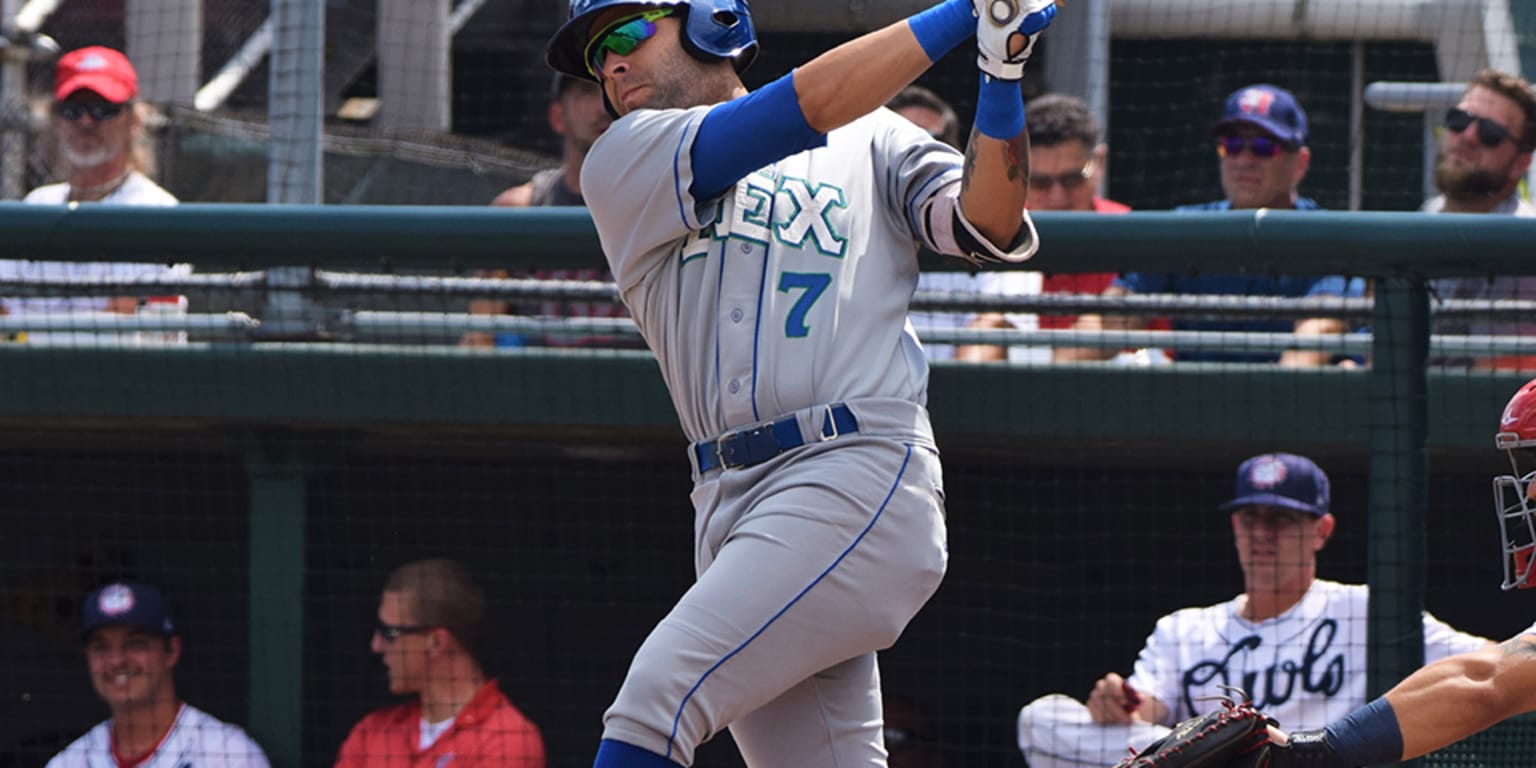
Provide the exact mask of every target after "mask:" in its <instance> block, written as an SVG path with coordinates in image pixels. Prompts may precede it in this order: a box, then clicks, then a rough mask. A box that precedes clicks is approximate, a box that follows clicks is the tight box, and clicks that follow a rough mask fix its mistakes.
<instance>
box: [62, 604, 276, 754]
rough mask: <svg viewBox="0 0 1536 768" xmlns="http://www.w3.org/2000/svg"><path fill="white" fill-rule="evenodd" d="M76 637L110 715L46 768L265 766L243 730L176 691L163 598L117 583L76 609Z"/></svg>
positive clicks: (171, 630)
mask: <svg viewBox="0 0 1536 768" xmlns="http://www.w3.org/2000/svg"><path fill="white" fill-rule="evenodd" d="M80 634H81V637H82V638H84V640H85V660H86V666H87V667H88V668H89V669H90V673H91V684H92V685H93V686H95V688H96V694H97V695H98V696H100V697H101V700H102V701H104V702H106V703H107V707H108V708H109V709H110V710H111V711H112V717H111V718H110V719H108V720H106V721H105V722H103V723H101V724H99V725H97V726H96V727H95V728H92V729H91V730H90V731H87V732H86V734H85V735H84V736H81V737H80V738H78V739H76V740H75V741H74V743H72V744H70V745H69V746H68V747H66V748H65V749H64V751H63V752H60V753H59V754H58V755H56V756H55V757H54V758H53V759H52V760H50V761H49V762H48V768H96V767H97V766H136V767H139V768H267V758H266V755H265V754H264V753H263V752H262V751H261V747H259V746H257V745H256V742H254V741H252V740H251V738H250V737H249V736H247V735H246V734H245V731H243V730H241V729H240V728H239V727H238V726H234V725H229V724H227V723H223V722H220V721H218V720H216V719H214V717H213V716H212V715H209V714H208V713H206V712H203V711H202V710H199V709H197V708H196V707H193V706H191V705H190V704H187V703H185V702H183V701H182V700H181V699H180V698H179V697H177V695H176V681H175V679H174V672H175V669H176V662H178V661H180V660H181V637H180V636H178V635H177V634H176V624H175V622H173V621H172V620H171V608H170V605H169V604H168V603H166V600H165V596H164V595H162V594H161V593H160V590H158V589H156V588H155V587H153V586H150V585H149V584H143V583H139V582H130V581H119V582H114V583H112V584H108V585H106V586H104V587H102V588H101V589H98V590H96V591H94V592H92V593H90V594H89V595H87V596H86V598H85V604H84V605H83V606H81V621H80Z"/></svg>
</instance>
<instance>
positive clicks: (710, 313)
mask: <svg viewBox="0 0 1536 768" xmlns="http://www.w3.org/2000/svg"><path fill="white" fill-rule="evenodd" d="M708 109H709V108H708V107H695V108H693V109H689V110H641V111H637V112H633V113H630V114H628V115H625V116H624V117H623V118H622V119H620V120H619V121H618V122H615V123H614V124H613V126H612V127H610V128H609V129H608V130H607V131H606V132H604V133H603V135H602V136H601V137H599V138H598V140H597V142H596V143H595V144H594V145H593V147H592V151H591V153H589V154H588V156H587V160H586V162H585V163H584V164H583V166H582V185H581V187H582V190H583V191H584V193H585V195H586V197H587V203H588V205H589V206H590V209H591V211H592V218H593V221H594V222H595V223H596V224H597V231H598V236H599V238H600V239H601V240H602V245H603V251H604V252H605V253H606V254H607V255H608V260H609V263H610V264H611V265H612V267H613V275H614V279H615V281H616V282H617V283H618V286H619V293H620V295H621V297H622V298H623V300H624V303H625V304H626V305H628V307H629V310H630V314H631V315H633V316H634V318H635V323H636V325H638V326H639V328H640V331H641V333H642V334H643V335H644V336H645V339H646V342H647V343H648V344H649V345H650V347H651V349H652V350H653V351H654V352H655V353H656V357H657V359H658V361H659V362H660V364H661V370H662V376H663V377H664V378H665V379H666V382H667V387H668V389H669V390H670V391H671V393H672V401H673V404H674V405H675V406H676V407H677V412H678V417H679V419H680V420H681V421H682V426H683V432H684V433H685V434H686V435H687V436H688V439H689V440H691V441H699V440H703V439H705V438H709V437H712V436H714V435H718V434H720V433H721V432H724V431H725V430H727V429H730V428H734V427H740V426H743V425H748V424H755V423H758V422H761V421H764V420H768V419H772V418H775V417H777V416H780V415H782V414H787V413H790V412H793V411H795V410H797V409H800V408H806V407H810V406H816V405H822V404H827V403H834V402H839V401H851V400H857V399H862V398H886V399H891V400H894V401H900V402H904V403H908V404H910V407H909V409H908V410H912V411H915V410H916V409H917V408H918V407H920V406H921V405H922V404H923V403H924V402H925V401H926V399H927V387H928V366H927V364H926V361H925V360H924V359H923V355H922V349H921V346H920V345H919V343H918V340H917V337H916V334H915V333H914V332H913V331H912V328H911V327H910V326H909V325H908V324H907V323H906V316H907V308H908V303H909V302H910V301H911V298H912V292H913V290H914V288H915V286H916V284H917V244H918V241H919V240H922V241H924V242H925V244H926V245H928V247H930V248H932V249H934V250H936V251H938V252H941V253H959V249H958V248H957V247H956V246H955V245H954V241H953V235H952V233H951V231H950V230H949V226H950V219H949V216H948V215H947V214H948V211H949V209H948V208H941V209H931V208H930V205H931V204H934V203H939V202H947V201H952V199H953V198H952V195H954V194H955V193H956V191H957V189H958V184H959V182H960V161H961V158H960V155H959V153H958V152H956V151H955V150H954V149H952V148H950V147H948V146H946V145H944V144H943V143H941V142H938V141H934V140H932V139H931V138H929V137H928V136H927V134H925V133H924V132H923V131H922V129H920V128H917V127H916V126H914V125H912V124H911V123H910V122H908V121H906V120H905V119H904V118H902V117H900V116H898V115H897V114H895V113H894V112H891V111H889V110H885V109H880V110H876V111H875V112H873V113H871V114H869V115H866V116H865V117H863V118H860V119H859V120H857V121H855V122H853V123H851V124H849V125H847V126H845V127H843V128H840V129H838V130H836V131H833V132H832V133H831V134H829V135H828V137H827V146H825V147H821V148H817V149H813V150H809V151H806V152H801V153H799V154H796V155H792V156H790V157H788V158H785V159H784V160H782V161H780V162H778V163H776V164H774V165H772V166H769V167H766V168H762V169H760V170H758V171H757V172H756V173H752V174H749V175H748V176H747V177H746V178H744V179H742V180H741V181H739V182H738V183H737V184H736V186H735V188H734V189H733V190H730V191H728V192H727V193H726V194H725V195H723V196H720V197H717V198H714V199H709V200H695V199H694V198H693V196H692V194H691V192H690V191H689V186H690V185H691V184H692V183H693V169H692V168H691V167H690V150H691V146H692V142H693V140H694V138H695V136H696V134H697V131H698V126H699V122H700V121H701V120H702V119H703V117H704V115H705V113H706V112H707V111H708ZM939 211H942V215H941V214H940V213H939ZM1024 224H1025V226H1026V227H1029V228H1030V230H1029V231H1030V235H1031V236H1030V237H1028V238H1027V240H1026V241H1025V242H1024V244H1023V245H1021V246H1020V247H1019V248H1018V249H1017V250H1016V251H1015V252H1014V258H1017V259H1019V260H1022V259H1024V258H1027V257H1028V255H1029V254H1031V253H1033V252H1034V248H1035V238H1034V237H1033V225H1031V224H1030V223H1029V218H1028V216H1027V215H1026V216H1025V217H1024ZM905 437H909V438H914V439H921V440H924V441H931V437H930V436H929V435H928V434H926V433H921V434H920V433H918V432H917V431H916V430H909V434H907V435H905Z"/></svg>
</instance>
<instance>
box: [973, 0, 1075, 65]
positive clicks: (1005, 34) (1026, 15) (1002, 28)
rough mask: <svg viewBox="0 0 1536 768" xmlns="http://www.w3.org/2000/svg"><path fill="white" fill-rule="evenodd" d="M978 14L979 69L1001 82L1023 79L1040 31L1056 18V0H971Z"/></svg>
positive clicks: (977, 54)
mask: <svg viewBox="0 0 1536 768" xmlns="http://www.w3.org/2000/svg"><path fill="white" fill-rule="evenodd" d="M971 4H972V9H973V10H974V12H975V14H976V66H977V67H979V68H980V69H981V71H982V72H984V73H986V74H988V75H991V76H992V77H994V78H997V79H998V80H1022V79H1024V62H1026V61H1029V54H1030V52H1031V51H1033V50H1034V49H1035V40H1037V39H1039V37H1040V32H1041V30H1043V29H1045V28H1046V27H1047V26H1049V25H1050V23H1051V19H1053V18H1055V17H1056V0H971Z"/></svg>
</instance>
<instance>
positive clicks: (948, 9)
mask: <svg viewBox="0 0 1536 768" xmlns="http://www.w3.org/2000/svg"><path fill="white" fill-rule="evenodd" d="M907 26H909V27H911V28H912V34H913V35H915V36H916V37H917V44H918V45H921V46H922V47H923V53H926V54H928V60H929V61H938V60H939V59H942V58H944V54H946V53H949V52H950V51H953V50H954V49H955V46H957V45H959V44H961V43H963V42H965V41H966V40H969V39H971V38H972V37H975V36H976V17H975V16H972V15H971V3H970V0H944V2H942V3H939V4H938V5H935V6H933V7H932V8H929V9H928V10H926V11H923V12H921V13H917V14H913V15H912V16H909V17H907Z"/></svg>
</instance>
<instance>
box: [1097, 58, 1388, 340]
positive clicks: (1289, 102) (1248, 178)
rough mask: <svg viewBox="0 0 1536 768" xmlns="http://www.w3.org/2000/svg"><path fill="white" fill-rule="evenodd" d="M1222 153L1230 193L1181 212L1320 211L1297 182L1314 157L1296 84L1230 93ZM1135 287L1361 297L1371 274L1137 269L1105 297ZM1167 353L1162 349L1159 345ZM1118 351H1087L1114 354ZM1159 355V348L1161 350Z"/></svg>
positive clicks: (1220, 129) (1100, 326)
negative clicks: (1350, 276)
mask: <svg viewBox="0 0 1536 768" xmlns="http://www.w3.org/2000/svg"><path fill="white" fill-rule="evenodd" d="M1211 135H1212V136H1213V137H1214V139H1215V147H1214V149H1215V150H1216V156H1217V158H1218V162H1219V164H1220V166H1221V188H1222V190H1223V191H1225V192H1226V194H1227V196H1226V197H1225V198H1224V199H1221V200H1215V201H1212V202H1209V203H1199V204H1196V205H1186V206H1182V207H1179V208H1177V209H1175V210H1178V211H1236V210H1250V209H1258V208H1274V209H1294V210H1298V211H1315V210H1318V205H1317V202H1316V201H1314V200H1312V199H1311V198H1307V197H1302V196H1301V195H1300V194H1299V193H1298V192H1297V189H1298V187H1299V186H1300V185H1301V180H1302V178H1304V177H1305V176H1306V175H1307V168H1308V167H1309V166H1310V165H1311V164H1312V150H1311V149H1309V148H1308V147H1307V113H1306V112H1305V111H1303V110H1302V108H1301V104H1300V103H1298V102H1297V101H1296V97H1295V96H1293V95H1291V92H1290V91H1287V90H1285V89H1284V88H1280V87H1277V86H1274V85H1266V84H1258V85H1249V86H1244V87H1242V88H1239V89H1237V91H1236V92H1234V93H1233V94H1232V95H1231V96H1228V97H1227V101H1226V106H1225V107H1224V108H1223V110H1222V113H1221V117H1220V118H1219V119H1218V120H1217V121H1216V123H1215V125H1213V126H1212V128H1211ZM1131 293H1163V294H1167V293H1174V294H1192V295H1221V296H1276V297H1285V298H1293V299H1294V298H1304V297H1308V296H1344V297H1359V296H1364V295H1365V281H1364V280H1361V279H1358V278H1355V279H1346V278H1344V277H1340V276H1329V277H1315V276H1308V275H1272V274H1252V273H1249V274H1220V273H1204V274H1188V273H1181V274H1163V273H1155V272H1131V273H1127V274H1124V275H1121V276H1120V277H1119V278H1118V279H1116V280H1115V282H1114V283H1113V284H1111V285H1110V286H1109V288H1108V289H1107V290H1105V292H1104V295H1105V296H1124V295H1126V294H1131ZM1144 324H1145V321H1144V320H1142V319H1139V318H1131V317H1125V316H1117V315H1082V316H1080V317H1079V318H1078V322H1077V324H1076V325H1075V326H1074V327H1075V328H1077V329H1079V330H1129V329H1140V328H1142V327H1143V326H1144ZM1172 325H1173V330H1176V331H1255V332H1268V333H1288V332H1294V333H1296V334H1298V335H1309V336H1310V335H1318V334H1330V333H1343V332H1344V331H1345V330H1346V327H1345V324H1344V321H1342V320H1339V319H1336V318H1327V317H1317V318H1304V319H1302V320H1297V321H1295V322H1294V323H1293V322H1291V321H1287V320H1278V321H1277V320H1190V319H1184V318H1174V319H1173V321H1172ZM1158 352H1159V353H1161V352H1162V351H1161V350H1158ZM1169 353H1170V355H1169V356H1171V357H1172V359H1174V360H1180V361H1205V362H1279V363H1280V364H1281V365H1286V366H1314V365H1327V364H1328V363H1329V362H1330V361H1331V360H1332V356H1331V355H1329V354H1328V353H1326V352H1313V351H1304V350H1298V349H1292V350H1286V351H1284V352H1281V353H1275V352H1270V351H1258V350H1255V351H1253V352H1247V351H1205V350H1198V349H1181V350H1169ZM1113 354H1114V350H1108V349H1106V350H1102V351H1101V352H1100V353H1099V354H1087V355H1079V356H1078V357H1079V358H1080V359H1081V358H1084V357H1086V358H1089V359H1108V358H1109V357H1110V356H1112V355H1113ZM1159 357H1161V354H1159Z"/></svg>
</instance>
